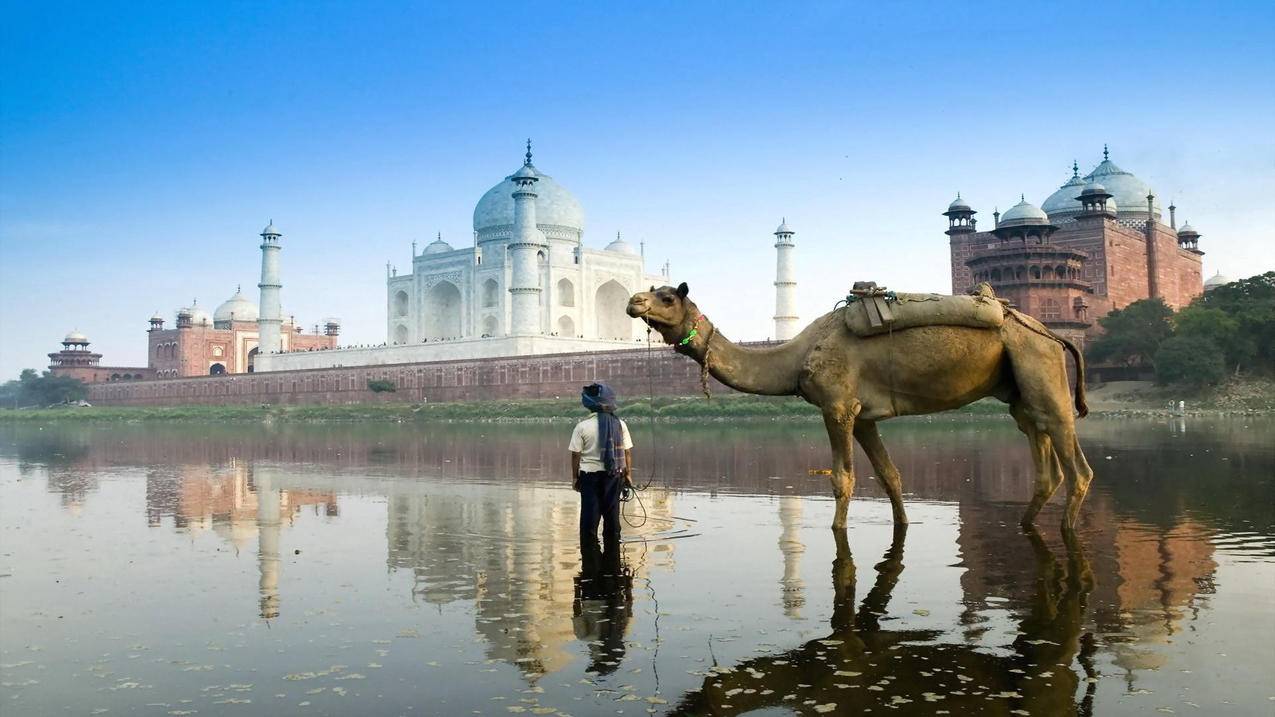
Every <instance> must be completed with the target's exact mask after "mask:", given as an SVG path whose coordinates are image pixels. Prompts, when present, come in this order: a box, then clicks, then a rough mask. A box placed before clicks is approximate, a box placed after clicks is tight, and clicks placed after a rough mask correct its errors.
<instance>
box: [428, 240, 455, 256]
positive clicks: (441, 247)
mask: <svg viewBox="0 0 1275 717" xmlns="http://www.w3.org/2000/svg"><path fill="white" fill-rule="evenodd" d="M449 251H456V250H455V249H454V248H453V247H452V245H451V244H448V243H447V242H445V241H443V238H442V237H439V238H437V239H435V240H434V241H432V242H430V243H429V244H426V245H425V249H424V250H423V251H421V254H444V253H446V252H449Z"/></svg>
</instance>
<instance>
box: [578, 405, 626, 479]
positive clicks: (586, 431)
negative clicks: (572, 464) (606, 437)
mask: <svg viewBox="0 0 1275 717" xmlns="http://www.w3.org/2000/svg"><path fill="white" fill-rule="evenodd" d="M620 430H621V431H622V432H623V433H624V441H623V442H622V443H621V444H620V445H621V446H623V447H624V449H625V450H628V449H630V448H632V447H633V438H632V437H630V436H629V425H628V424H627V423H625V422H624V419H620ZM567 450H569V451H571V452H572V453H579V454H580V470H581V471H583V472H585V473H595V472H597V471H604V470H606V467H605V466H604V465H603V464H602V450H601V448H599V446H598V417H597V415H592V416H589V417H588V418H586V419H584V420H583V421H580V422H579V423H577V424H576V427H575V429H574V430H572V431H571V442H570V443H568V444H567Z"/></svg>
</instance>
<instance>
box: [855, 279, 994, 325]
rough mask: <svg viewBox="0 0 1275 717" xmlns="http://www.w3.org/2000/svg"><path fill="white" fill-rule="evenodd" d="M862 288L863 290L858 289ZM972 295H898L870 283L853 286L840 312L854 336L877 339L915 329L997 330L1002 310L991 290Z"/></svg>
mask: <svg viewBox="0 0 1275 717" xmlns="http://www.w3.org/2000/svg"><path fill="white" fill-rule="evenodd" d="M860 287H863V288H860ZM979 288H980V289H981V291H979V293H976V294H974V295H971V296H947V295H944V294H899V293H895V292H893V291H886V290H884V289H880V288H877V287H876V286H875V285H873V284H870V283H863V282H861V283H857V284H855V289H854V291H853V292H852V293H851V294H850V296H848V297H847V298H846V302H847V303H846V307H845V308H844V309H842V311H843V312H844V316H845V321H846V326H847V327H849V329H850V331H851V332H852V333H854V335H856V336H876V335H878V334H884V333H888V332H890V331H901V330H903V329H911V328H915V327H917V326H969V327H972V328H976V329H996V328H1000V326H1001V324H1003V323H1005V309H1004V305H1003V304H1002V303H1001V300H1000V299H997V298H996V296H995V295H994V294H992V293H991V291H990V287H986V288H984V287H981V286H980V287H979Z"/></svg>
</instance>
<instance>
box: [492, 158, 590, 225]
mask: <svg viewBox="0 0 1275 717" xmlns="http://www.w3.org/2000/svg"><path fill="white" fill-rule="evenodd" d="M524 167H527V168H529V169H530V170H531V171H533V172H535V175H536V178H537V179H538V180H539V181H537V182H536V183H535V186H534V187H533V188H534V190H535V192H536V224H537V225H538V226H541V227H544V226H559V227H566V228H568V229H572V230H575V231H576V232H581V233H582V232H584V208H583V207H581V206H580V202H579V200H577V199H576V197H575V195H574V194H572V193H571V192H569V191H567V190H566V189H565V188H564V187H563V186H562V185H560V184H558V183H557V182H555V181H554V180H553V177H550V176H549V175H547V174H545V173H543V172H541V171H540V170H538V169H536V168H535V167H534V166H529V165H524ZM520 169H521V168H520ZM516 188H517V187H516V186H515V185H514V183H513V175H510V176H508V177H505V179H504V181H502V182H501V183H500V184H497V185H496V186H494V187H492V188H491V189H489V190H487V193H486V194H484V195H483V198H482V199H479V200H478V206H476V207H474V231H475V232H478V235H479V238H480V239H481V238H482V236H483V235H484V234H487V233H490V232H492V231H494V230H497V229H500V228H502V227H510V226H513V223H514V198H513V193H514V190H515V189H516Z"/></svg>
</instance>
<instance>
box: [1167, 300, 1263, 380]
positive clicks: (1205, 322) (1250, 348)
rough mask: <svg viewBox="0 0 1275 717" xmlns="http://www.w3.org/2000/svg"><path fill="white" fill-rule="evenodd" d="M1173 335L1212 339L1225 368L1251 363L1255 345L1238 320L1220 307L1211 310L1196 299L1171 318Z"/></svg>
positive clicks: (1235, 367)
mask: <svg viewBox="0 0 1275 717" xmlns="http://www.w3.org/2000/svg"><path fill="white" fill-rule="evenodd" d="M1173 335H1174V336H1190V337H1195V338H1200V339H1207V340H1209V341H1212V342H1213V344H1214V345H1215V346H1217V347H1218V348H1219V349H1221V350H1222V356H1223V359H1224V360H1225V362H1226V367H1227V368H1228V369H1238V368H1240V367H1241V366H1247V365H1249V364H1251V363H1252V360H1253V354H1254V352H1255V351H1256V346H1255V345H1254V343H1253V342H1252V341H1251V340H1250V339H1249V337H1248V336H1246V335H1244V334H1243V333H1242V332H1241V331H1240V322H1239V321H1237V320H1235V319H1234V318H1232V317H1231V316H1229V315H1228V314H1227V313H1226V312H1225V311H1223V310H1221V309H1210V308H1207V307H1204V306H1201V305H1200V304H1199V303H1198V302H1196V303H1192V304H1191V305H1190V306H1188V307H1186V308H1184V309H1182V310H1181V311H1179V312H1178V313H1177V316H1174V317H1173Z"/></svg>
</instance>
